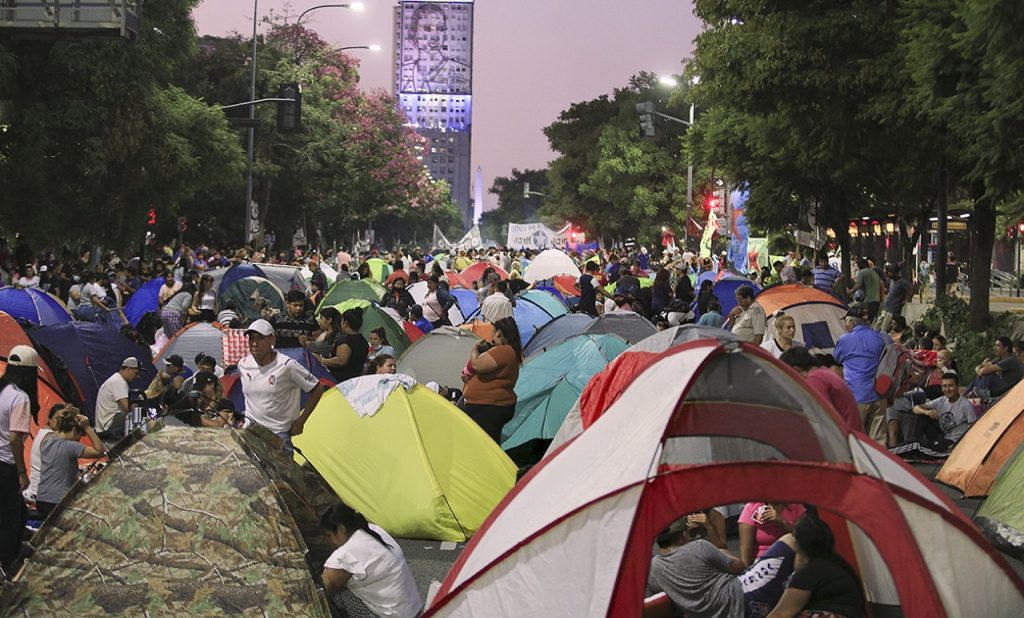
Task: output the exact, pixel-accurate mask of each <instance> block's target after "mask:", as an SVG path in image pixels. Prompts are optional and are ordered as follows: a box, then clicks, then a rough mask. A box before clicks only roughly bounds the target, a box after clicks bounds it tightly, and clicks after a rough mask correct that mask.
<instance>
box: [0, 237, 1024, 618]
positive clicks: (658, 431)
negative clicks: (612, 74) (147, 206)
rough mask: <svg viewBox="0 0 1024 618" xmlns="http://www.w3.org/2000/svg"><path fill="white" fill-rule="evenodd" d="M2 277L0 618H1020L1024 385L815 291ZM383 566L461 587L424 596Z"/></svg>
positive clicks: (384, 256) (421, 278)
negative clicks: (934, 469)
mask: <svg viewBox="0 0 1024 618" xmlns="http://www.w3.org/2000/svg"><path fill="white" fill-rule="evenodd" d="M620 256H621V257H620ZM289 258H291V259H289ZM32 262H33V263H32V269H31V270H29V269H26V268H24V265H20V266H18V267H17V269H18V270H19V274H17V275H14V276H13V277H10V278H9V279H7V281H9V282H10V285H6V286H4V287H0V374H3V375H2V377H0V471H2V472H3V473H4V479H3V482H4V487H3V488H2V491H3V493H4V495H3V496H0V502H3V505H2V521H0V535H2V536H3V539H0V541H2V543H0V554H2V555H0V561H2V567H3V573H2V582H0V583H2V588H0V615H4V616H6V615H10V616H15V615H17V616H22V615H24V616H48V615H71V614H75V615H175V616H179V615H264V616H278V615H281V616H285V615H287V616H332V615H333V616H372V615H378V616H400V617H410V618H411V617H412V616H417V615H425V616H434V615H436V616H503V615H513V614H514V615H523V616H651V617H660V616H673V615H685V616H688V617H695V616H747V617H754V616H756V617H761V616H772V617H777V616H797V615H800V616H815V617H823V618H824V617H828V616H835V617H839V618H858V617H860V616H868V615H870V616H900V615H902V616H929V617H931V616H950V617H954V616H1020V615H1024V579H1022V577H1021V573H1022V572H1024V568H1022V567H1021V566H1020V565H1021V563H1020V561H1021V560H1024V380H1021V379H1020V378H1021V376H1020V375H1017V376H1016V379H1015V380H1014V379H1012V376H1011V375H1010V374H1011V372H1010V371H1009V370H1006V369H1005V367H1006V366H1008V365H1001V366H1000V367H1001V368H999V369H996V370H993V371H994V372H995V373H994V374H992V379H987V378H985V376H984V375H982V374H985V373H986V372H985V371H979V376H978V377H977V378H975V379H974V380H973V381H972V380H968V379H964V378H961V377H959V376H958V375H957V372H956V371H955V363H953V364H952V365H953V366H951V364H950V363H949V361H948V357H949V354H948V352H947V353H946V354H945V355H943V352H942V351H941V350H938V349H935V348H934V347H933V346H932V345H931V343H930V341H929V342H928V343H927V344H922V345H917V342H918V339H917V338H915V337H912V336H911V334H912V331H913V325H908V324H907V323H906V320H904V319H903V318H902V316H900V315H899V312H898V311H897V312H896V313H895V315H894V314H893V313H892V312H891V311H888V312H887V313H888V314H887V315H885V314H886V311H884V309H885V307H886V305H885V304H884V303H883V311H881V312H879V308H878V305H879V303H878V302H877V301H876V302H875V305H874V306H872V307H870V308H869V307H868V305H867V304H865V303H862V302H859V301H854V302H852V303H850V302H847V298H846V295H845V293H844V292H846V291H848V290H855V289H857V288H860V290H861V292H862V294H860V295H857V298H858V299H859V298H862V297H863V291H864V286H863V281H864V278H865V276H864V275H860V276H858V277H857V278H856V279H855V280H851V281H850V284H849V287H848V288H847V287H845V286H844V285H843V284H842V283H841V281H843V279H842V278H841V277H840V276H839V274H838V271H836V272H835V273H833V272H832V271H835V269H834V267H833V266H829V265H828V263H827V260H823V261H822V262H821V263H820V264H819V265H818V266H817V267H816V268H815V269H814V271H813V272H812V270H811V267H810V266H809V265H807V264H806V263H805V264H802V265H801V264H799V258H798V257H793V261H792V262H791V263H790V261H789V260H785V264H784V266H785V268H791V269H792V270H793V272H791V273H786V274H783V276H782V277H781V279H780V278H779V276H778V273H776V274H775V277H774V278H771V277H768V276H766V277H764V278H761V279H760V280H757V281H755V280H751V279H748V278H746V277H741V276H738V275H732V274H729V273H728V272H727V271H726V270H725V268H724V264H723V265H722V266H721V267H720V268H714V267H712V266H711V262H710V260H700V259H699V257H698V256H694V255H692V254H688V255H685V256H683V257H679V256H674V255H671V254H666V255H665V256H657V257H656V256H655V255H653V254H648V252H647V251H646V250H644V251H642V252H636V253H631V252H629V251H624V252H622V253H616V252H610V251H590V252H587V253H585V254H582V255H581V254H579V253H575V252H572V253H569V252H563V251H561V250H557V249H549V250H545V251H542V252H539V253H531V252H528V251H513V250H507V249H498V248H490V249H488V250H461V251H455V250H450V251H444V250H440V249H437V250H434V251H433V252H423V251H420V250H416V251H405V250H396V251H394V252H390V253H388V252H383V251H380V252H378V251H376V250H374V251H370V252H367V253H365V254H363V255H350V254H349V253H347V252H345V251H339V252H337V254H336V255H331V256H329V257H328V256H318V255H315V254H314V255H310V256H305V257H302V256H300V255H292V256H288V257H285V256H284V255H283V254H282V255H281V256H278V257H268V256H266V255H264V254H257V253H256V252H255V251H253V250H251V249H245V250H239V251H237V252H223V253H222V252H219V251H212V250H210V249H209V248H206V247H197V248H194V249H193V248H189V247H186V246H184V245H182V246H181V247H180V248H178V249H177V250H174V249H171V248H170V247H167V248H165V250H164V251H161V252H160V253H159V256H158V258H157V259H150V260H145V259H142V258H134V259H132V260H121V259H120V258H118V257H117V256H116V255H112V254H108V255H105V256H103V257H102V259H98V260H93V259H92V256H91V255H90V254H89V252H88V251H83V252H82V254H81V255H80V256H78V257H72V258H71V259H69V260H66V261H61V260H56V259H55V258H54V257H53V256H52V254H44V255H42V256H41V257H37V258H35V259H33V260H32ZM5 266H7V265H4V264H0V267H5ZM801 266H802V267H803V268H804V270H805V272H804V273H803V274H804V277H800V276H799V275H800V268H801ZM868 268H870V267H868ZM819 269H827V270H828V273H826V274H827V276H825V275H822V272H821V271H820V270H819ZM861 270H863V267H862V269H861ZM871 270H872V271H874V270H875V269H871ZM39 271H42V272H41V273H40V272H39ZM26 272H27V273H28V275H29V276H28V277H27V278H26ZM37 273H38V274H37ZM793 273H795V276H796V278H795V279H794V278H793V277H794V274H793ZM97 274H99V276H97ZM886 274H891V271H887V272H886V273H883V274H882V279H884V278H885V275H886ZM40 275H47V276H46V277H41V276H40ZM812 275H813V277H812ZM871 276H872V277H875V276H876V275H871ZM823 277H824V279H826V280H827V285H824V286H822V285H817V286H816V285H815V284H814V283H816V282H818V281H820V280H821V279H822V278H823ZM897 278H898V274H896V275H895V276H894V277H893V279H892V280H891V281H886V284H885V285H889V286H890V287H891V288H893V289H894V288H895V287H897V286H895V285H894V282H895V280H896V279H897ZM812 279H813V281H812ZM871 281H874V279H871ZM854 282H857V285H853V283H854ZM871 285H875V284H873V283H872V284H871ZM837 290H838V293H837ZM883 291H884V290H883ZM883 296H884V294H883ZM868 297H869V298H870V297H871V295H870V294H869V295H868ZM876 298H877V296H876ZM869 302H870V301H869ZM876 312H878V314H879V315H878V319H877V320H876V315H875V313H876ZM883 320H887V321H883ZM888 320H891V321H892V324H891V325H890V322H889V321H888ZM935 335H936V336H938V335H937V333H936V334H935ZM938 337H939V338H941V336H938ZM924 338H926V339H930V337H928V336H925V337H924ZM1011 347H1012V346H1011ZM925 348H926V349H925ZM997 360H998V359H997ZM1022 369H1024V368H1022ZM966 371H967V368H961V370H960V373H961V374H965V372H966ZM1020 373H1024V371H1022V372H1020ZM996 375H998V376H999V377H1000V378H1005V384H1003V386H1005V388H1000V389H998V390H997V389H996V388H994V387H995V385H996V384H997V383H996V382H995V381H994V380H995V377H996ZM973 377H974V376H972V378H973ZM121 388H123V389H124V390H123V391H121V390H119V389H121ZM865 388H866V389H867V391H870V392H867V393H865ZM961 417H962V418H961ZM919 462H926V463H929V464H932V465H935V464H941V469H940V470H939V472H938V474H937V475H936V476H935V480H936V481H938V482H940V483H943V484H945V485H948V486H949V487H953V488H956V489H957V490H959V492H961V493H962V494H963V496H965V497H968V498H979V497H986V499H985V500H984V502H983V503H982V505H981V508H980V509H979V510H978V511H977V513H976V514H975V515H974V516H973V517H968V516H967V515H965V514H964V513H963V511H962V510H961V508H960V507H959V506H958V505H957V503H956V502H955V501H954V500H952V499H950V498H949V497H947V495H946V494H945V493H943V491H941V490H940V488H939V487H937V486H936V485H934V484H933V483H931V482H930V481H929V479H927V478H925V476H922V474H920V473H919V472H918V470H915V467H914V466H915V465H917V464H919ZM55 487H56V488H58V489H54V488H55ZM15 489H17V493H18V495H17V496H14V495H13V492H14V491H15ZM54 492H57V493H54ZM396 539H399V540H403V541H404V540H407V539H422V540H430V541H437V542H443V543H454V544H458V545H459V547H460V549H461V553H459V554H458V556H457V559H455V562H454V564H453V565H452V566H451V569H450V571H449V572H448V574H447V577H445V578H444V580H443V581H429V579H428V580H424V577H423V576H422V575H421V574H419V573H417V572H416V571H415V568H411V567H410V564H409V561H407V560H406V557H405V556H404V554H403V551H402V548H401V547H400V546H399V543H398V541H396Z"/></svg>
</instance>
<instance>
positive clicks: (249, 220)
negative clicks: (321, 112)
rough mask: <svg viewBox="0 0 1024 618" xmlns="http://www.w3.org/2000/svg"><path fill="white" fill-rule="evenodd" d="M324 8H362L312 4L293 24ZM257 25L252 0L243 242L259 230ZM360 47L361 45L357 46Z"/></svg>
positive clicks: (255, 2) (256, 5)
mask: <svg viewBox="0 0 1024 618" xmlns="http://www.w3.org/2000/svg"><path fill="white" fill-rule="evenodd" d="M326 8H342V9H350V10H353V11H362V10H363V9H364V6H363V3H362V2H351V3H345V4H318V5H317V6H312V7H309V8H308V9H306V10H305V11H303V12H301V13H299V18H298V19H296V20H295V24H296V25H299V24H301V23H302V18H303V17H305V16H306V15H307V14H309V13H311V12H313V11H315V10H317V9H326ZM258 25H259V0H252V51H251V52H250V55H249V64H250V65H251V66H250V72H249V100H250V101H252V103H250V104H249V131H248V140H247V144H246V149H245V152H246V163H247V170H246V178H245V229H244V232H243V234H242V239H243V240H244V241H245V242H249V241H251V240H252V239H253V236H254V235H255V234H257V233H258V232H259V220H260V217H259V206H258V205H257V204H255V203H254V202H253V200H252V186H253V178H252V175H253V142H254V140H255V136H256V127H255V122H256V100H257V99H256V28H257V26H258ZM359 47H362V46H359ZM373 47H374V46H372V45H369V46H367V47H366V48H367V49H372V48H373Z"/></svg>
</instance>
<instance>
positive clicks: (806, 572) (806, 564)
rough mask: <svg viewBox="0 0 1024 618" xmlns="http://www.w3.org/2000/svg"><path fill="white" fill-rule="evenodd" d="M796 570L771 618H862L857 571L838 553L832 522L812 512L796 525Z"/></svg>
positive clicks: (794, 532) (794, 530)
mask: <svg viewBox="0 0 1024 618" xmlns="http://www.w3.org/2000/svg"><path fill="white" fill-rule="evenodd" d="M793 537H794V538H795V539H796V544H797V556H796V571H795V572H794V573H793V577H792V578H790V580H789V584H788V586H787V587H786V591H785V592H783V593H782V598H781V599H779V603H778V604H777V605H776V606H775V609H773V610H772V613H770V614H768V618H791V617H793V616H799V617H800V618H861V617H862V616H863V615H864V594H863V592H862V587H861V583H860V578H858V577H857V573H856V571H854V570H853V567H852V566H850V564H849V563H848V562H846V560H844V559H843V558H842V556H840V555H838V554H837V553H835V537H834V536H833V535H832V530H831V529H830V528H829V527H828V524H826V523H825V522H823V521H821V520H820V519H819V518H818V517H817V515H814V514H812V513H808V514H807V515H805V516H803V517H801V518H800V520H799V521H797V522H796V526H795V527H794V528H793Z"/></svg>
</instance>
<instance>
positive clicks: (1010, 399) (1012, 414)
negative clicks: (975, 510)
mask: <svg viewBox="0 0 1024 618" xmlns="http://www.w3.org/2000/svg"><path fill="white" fill-rule="evenodd" d="M1022 443H1024V380H1022V381H1021V382H1018V383H1017V385H1016V386H1014V387H1013V388H1012V389H1010V391H1009V392H1008V393H1006V394H1005V395H1003V397H1002V399H1000V400H999V401H998V402H996V404H995V405H994V406H992V408H991V409H990V410H989V411H988V412H985V414H984V415H983V416H982V417H981V418H979V419H978V421H977V422H976V423H974V426H973V427H971V428H970V430H968V431H967V433H966V434H964V437H962V438H960V441H959V442H957V443H956V446H955V447H953V452H952V453H950V454H949V458H947V459H946V463H945V464H943V465H942V468H941V469H940V470H939V473H938V475H937V476H936V477H935V480H937V481H940V482H942V483H945V484H946V485H951V486H953V487H956V488H957V489H959V490H960V491H962V492H964V495H965V496H967V497H972V498H973V497H977V496H987V495H988V494H989V491H990V490H991V489H992V483H993V482H994V481H995V478H996V475H997V474H999V470H1000V469H1001V468H1002V467H1003V465H1004V464H1006V462H1007V461H1008V460H1009V459H1010V457H1011V456H1012V455H1013V453H1014V451H1016V450H1017V447H1019V446H1020V445H1021V444H1022Z"/></svg>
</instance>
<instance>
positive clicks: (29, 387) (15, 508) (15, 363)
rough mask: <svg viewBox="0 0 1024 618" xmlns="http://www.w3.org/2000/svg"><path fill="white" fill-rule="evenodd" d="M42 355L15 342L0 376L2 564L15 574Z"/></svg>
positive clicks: (0, 535) (22, 524) (36, 412)
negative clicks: (27, 442)
mask: <svg viewBox="0 0 1024 618" xmlns="http://www.w3.org/2000/svg"><path fill="white" fill-rule="evenodd" d="M38 366H39V356H38V355H37V354H36V351H35V350H33V349H32V348H30V347H29V346H27V345H16V346H14V347H13V348H11V351H10V353H9V354H8V355H7V369H6V370H5V371H4V375H3V376H0V567H3V569H4V570H5V571H6V572H8V573H13V572H14V570H13V567H14V563H15V561H16V560H17V558H18V553H19V552H20V551H21V536H22V534H23V533H24V528H25V517H26V515H27V513H26V511H25V501H24V500H22V498H21V492H22V491H24V490H25V489H27V488H28V470H26V469H25V438H27V437H28V435H29V431H30V429H31V426H32V419H34V418H36V415H37V414H38V413H39V396H38V394H37V393H38V389H37V387H36V384H37V380H38V377H37V375H36V371H37V369H36V368H37V367H38Z"/></svg>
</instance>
